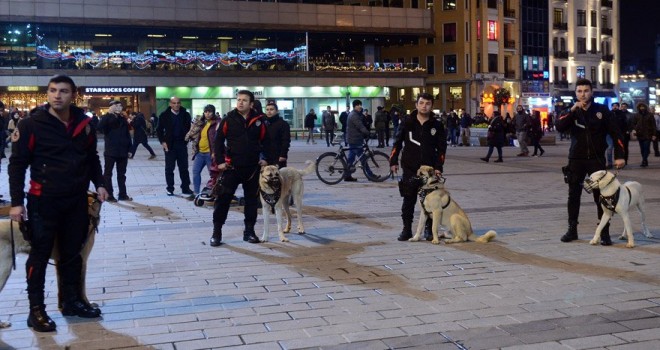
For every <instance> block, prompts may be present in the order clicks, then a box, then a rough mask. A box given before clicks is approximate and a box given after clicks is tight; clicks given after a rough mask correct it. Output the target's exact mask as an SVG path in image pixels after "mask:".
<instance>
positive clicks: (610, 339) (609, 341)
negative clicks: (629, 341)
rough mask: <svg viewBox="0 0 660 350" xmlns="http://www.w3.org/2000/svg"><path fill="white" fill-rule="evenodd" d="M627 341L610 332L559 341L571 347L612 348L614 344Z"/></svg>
mask: <svg viewBox="0 0 660 350" xmlns="http://www.w3.org/2000/svg"><path fill="white" fill-rule="evenodd" d="M625 342H626V341H625V340H623V339H621V338H618V337H615V336H613V335H610V334H605V335H597V336H593V337H584V338H578V339H567V340H560V341H559V343H560V344H562V345H565V346H568V347H570V348H571V349H576V350H578V349H593V348H596V347H604V348H611V346H613V345H618V344H623V343H625Z"/></svg>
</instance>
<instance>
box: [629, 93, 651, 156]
mask: <svg viewBox="0 0 660 350" xmlns="http://www.w3.org/2000/svg"><path fill="white" fill-rule="evenodd" d="M632 135H633V136H636V137H637V142H639V149H640V151H641V153H642V164H641V165H640V166H641V167H642V168H646V167H647V166H649V154H651V141H655V140H656V137H655V119H654V117H653V114H652V113H651V112H650V111H649V106H648V105H647V104H646V103H644V102H640V103H638V104H637V113H636V114H635V118H634V120H633V126H632Z"/></svg>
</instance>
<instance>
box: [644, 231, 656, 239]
mask: <svg viewBox="0 0 660 350" xmlns="http://www.w3.org/2000/svg"><path fill="white" fill-rule="evenodd" d="M644 236H646V238H655V237H653V234H652V233H651V232H644Z"/></svg>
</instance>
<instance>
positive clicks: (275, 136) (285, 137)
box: [264, 101, 291, 168]
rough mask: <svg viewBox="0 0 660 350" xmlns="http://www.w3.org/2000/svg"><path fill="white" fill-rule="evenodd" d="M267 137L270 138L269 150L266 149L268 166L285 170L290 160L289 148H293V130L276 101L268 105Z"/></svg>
mask: <svg viewBox="0 0 660 350" xmlns="http://www.w3.org/2000/svg"><path fill="white" fill-rule="evenodd" d="M266 117H267V118H268V119H266V126H267V128H266V135H267V138H268V144H267V145H268V149H266V152H264V153H265V154H266V162H268V165H277V166H278V168H284V167H286V165H287V159H288V158H289V147H291V131H290V130H291V129H290V127H289V123H287V122H286V120H284V119H282V117H281V116H280V114H279V109H278V108H277V104H276V103H275V102H274V101H271V102H268V104H266Z"/></svg>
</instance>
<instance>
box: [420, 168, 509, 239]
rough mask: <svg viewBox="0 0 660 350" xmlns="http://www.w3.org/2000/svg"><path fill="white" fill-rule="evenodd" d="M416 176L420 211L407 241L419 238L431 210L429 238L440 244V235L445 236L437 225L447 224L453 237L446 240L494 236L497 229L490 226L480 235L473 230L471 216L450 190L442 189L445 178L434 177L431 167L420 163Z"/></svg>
mask: <svg viewBox="0 0 660 350" xmlns="http://www.w3.org/2000/svg"><path fill="white" fill-rule="evenodd" d="M417 176H418V177H419V178H420V179H421V180H422V182H423V185H422V187H421V188H420V195H419V196H420V202H421V204H422V211H421V214H420V217H419V223H418V224H417V232H415V235H414V236H413V237H412V238H411V239H410V241H413V242H415V241H419V239H420V238H421V236H422V231H424V225H425V223H426V219H427V217H428V214H431V218H432V219H433V227H432V231H433V240H432V241H431V243H433V244H439V243H440V238H441V237H444V235H439V234H438V229H439V227H440V225H442V226H445V227H448V228H449V231H450V232H451V234H452V238H451V239H448V240H446V241H445V242H446V243H459V242H466V241H475V242H480V243H487V242H490V241H491V240H493V239H494V238H495V237H496V236H497V233H496V232H495V231H493V230H490V231H488V232H486V233H485V234H484V235H483V236H477V235H476V234H474V231H472V224H471V223H470V219H468V217H467V215H466V214H465V212H464V211H463V209H461V207H460V206H459V205H458V203H456V202H455V201H454V200H453V199H452V198H451V196H450V195H449V192H447V191H446V190H445V188H444V182H443V181H440V180H438V179H437V178H436V177H435V170H434V169H433V167H430V166H426V165H422V166H421V167H420V168H419V170H417Z"/></svg>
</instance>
